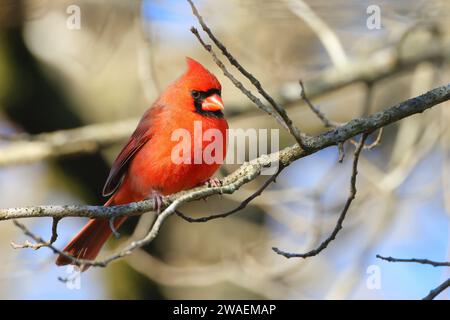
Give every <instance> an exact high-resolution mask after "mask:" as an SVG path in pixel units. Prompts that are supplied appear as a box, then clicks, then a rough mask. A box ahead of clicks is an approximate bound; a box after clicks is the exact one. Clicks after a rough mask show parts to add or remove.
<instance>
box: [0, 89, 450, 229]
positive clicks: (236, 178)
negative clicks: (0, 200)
mask: <svg viewBox="0 0 450 320" xmlns="http://www.w3.org/2000/svg"><path fill="white" fill-rule="evenodd" d="M449 99H450V84H447V85H445V86H442V87H438V88H435V89H433V90H430V91H428V92H426V93H424V94H423V95H420V96H418V97H415V98H411V99H408V100H406V101H404V102H401V103H399V104H397V105H395V106H392V107H390V108H388V109H386V110H383V111H380V112H378V113H375V114H373V115H371V116H369V117H365V118H358V119H354V120H351V121H350V122H348V123H346V124H345V125H343V126H341V127H338V128H335V129H333V130H330V131H327V132H325V133H323V134H320V135H318V136H316V137H311V138H309V139H308V140H307V141H306V143H307V144H308V146H309V148H308V150H307V151H306V150H302V149H301V148H299V147H298V146H297V145H293V146H290V147H287V148H285V149H283V150H281V151H279V152H275V153H272V154H269V155H263V156H260V157H258V158H256V159H254V160H252V161H250V162H247V163H244V164H243V165H242V166H241V167H240V168H238V169H237V170H236V171H234V172H233V173H232V174H230V175H228V176H227V177H226V178H225V179H224V180H223V184H224V185H223V186H222V187H218V188H208V187H206V186H203V187H199V188H195V189H192V190H188V191H182V192H179V193H176V194H174V195H171V196H169V197H166V198H165V199H164V201H163V204H162V205H163V207H164V208H165V207H167V206H168V205H169V204H170V203H172V202H173V201H175V200H177V199H179V198H181V197H182V196H184V195H185V194H191V195H192V198H190V200H196V199H200V198H203V197H208V196H211V195H213V194H219V193H220V192H226V193H233V192H234V191H236V190H238V189H239V188H240V187H241V186H242V185H244V184H245V183H247V182H249V181H251V180H253V179H254V178H255V177H257V176H258V175H259V174H260V172H261V170H262V169H263V168H264V167H269V166H271V165H274V164H277V163H278V161H279V165H281V166H289V165H290V164H291V163H292V162H294V161H295V160H297V159H300V158H303V157H305V156H308V155H310V154H313V153H315V152H317V151H320V150H322V149H324V148H327V147H329V146H332V145H337V144H338V143H340V142H344V141H346V140H348V139H350V138H352V137H354V136H356V135H358V134H360V133H363V132H370V131H373V130H375V129H378V128H381V127H383V126H386V125H389V124H391V123H394V122H396V121H399V120H401V119H403V118H406V117H409V116H411V115H413V114H416V113H421V112H423V111H425V110H427V109H429V108H432V107H433V106H435V105H437V104H439V103H442V102H444V101H447V100H449ZM242 177H245V179H241V178H242ZM153 209H154V205H153V201H152V200H144V201H140V202H135V203H130V204H127V205H122V206H113V207H103V206H86V205H64V206H38V207H22V208H9V209H0V221H2V220H11V219H19V218H35V217H55V218H64V217H89V218H105V219H108V218H112V217H120V216H133V215H139V214H142V213H144V212H148V211H152V210H153Z"/></svg>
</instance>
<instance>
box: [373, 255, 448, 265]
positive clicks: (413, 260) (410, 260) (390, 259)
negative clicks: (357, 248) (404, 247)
mask: <svg viewBox="0 0 450 320" xmlns="http://www.w3.org/2000/svg"><path fill="white" fill-rule="evenodd" d="M376 257H377V258H378V259H381V260H385V261H388V262H414V263H420V264H428V265H430V266H433V267H450V262H436V261H432V260H428V259H416V258H411V259H399V258H393V257H383V256H380V255H379V254H377V255H376Z"/></svg>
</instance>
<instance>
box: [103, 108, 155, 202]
mask: <svg viewBox="0 0 450 320" xmlns="http://www.w3.org/2000/svg"><path fill="white" fill-rule="evenodd" d="M162 109H163V106H159V105H158V106H154V107H152V108H150V109H149V110H147V112H146V113H145V114H144V115H143V117H142V119H141V121H140V122H139V124H138V126H137V128H136V130H134V132H133V134H132V135H131V137H130V139H129V140H128V142H127V144H126V145H125V147H123V149H122V151H121V152H120V153H119V155H118V156H117V158H116V160H115V161H114V163H113V165H112V167H111V171H110V172H109V176H108V179H107V180H106V183H105V186H104V187H103V196H105V197H107V196H110V195H112V194H113V193H114V192H116V190H117V189H118V188H119V186H120V184H121V183H122V180H123V177H124V175H125V173H126V172H127V169H128V166H129V164H130V161H131V159H133V156H134V155H135V154H136V152H137V151H138V150H139V149H140V148H142V146H143V145H144V144H146V143H147V142H148V141H149V140H150V139H151V137H152V134H153V133H152V122H153V120H154V119H155V117H156V116H157V115H158V114H159V113H160V112H161V111H162Z"/></svg>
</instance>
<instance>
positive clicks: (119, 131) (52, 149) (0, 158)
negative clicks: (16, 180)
mask: <svg viewBox="0 0 450 320" xmlns="http://www.w3.org/2000/svg"><path fill="white" fill-rule="evenodd" d="M137 122H138V120H137V119H131V120H124V121H116V122H111V123H106V124H93V125H87V126H84V127H81V128H76V129H69V130H61V131H54V132H52V133H42V134H38V135H34V136H29V135H22V134H20V135H18V136H17V138H16V137H15V136H14V138H11V139H10V141H14V142H12V143H10V144H8V145H6V146H2V147H1V148H0V167H2V166H6V165H10V164H23V163H30V162H35V161H39V160H44V159H49V158H55V157H61V156H68V155H75V154H80V153H93V152H97V151H98V150H99V149H100V148H102V147H106V146H109V145H112V144H114V143H116V142H117V141H119V140H122V139H126V138H127V137H128V136H129V135H130V134H131V132H133V128H134V127H135V126H136V123H137ZM18 137H22V140H18V139H19V138H18Z"/></svg>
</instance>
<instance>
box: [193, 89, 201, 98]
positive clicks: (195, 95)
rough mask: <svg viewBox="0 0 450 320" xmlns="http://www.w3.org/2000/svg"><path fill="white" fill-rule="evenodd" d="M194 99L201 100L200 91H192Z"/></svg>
mask: <svg viewBox="0 0 450 320" xmlns="http://www.w3.org/2000/svg"><path fill="white" fill-rule="evenodd" d="M192 97H193V98H194V99H199V98H200V92H198V91H195V90H194V91H192Z"/></svg>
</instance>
